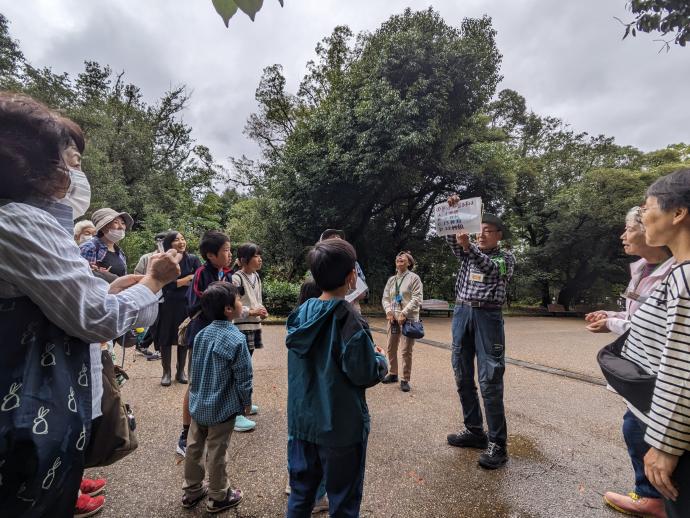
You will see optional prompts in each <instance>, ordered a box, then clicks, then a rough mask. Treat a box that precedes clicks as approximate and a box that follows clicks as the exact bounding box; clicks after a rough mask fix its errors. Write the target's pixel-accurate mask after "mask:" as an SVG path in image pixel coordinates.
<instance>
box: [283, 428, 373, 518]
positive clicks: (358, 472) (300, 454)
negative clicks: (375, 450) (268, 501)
mask: <svg viewBox="0 0 690 518" xmlns="http://www.w3.org/2000/svg"><path fill="white" fill-rule="evenodd" d="M366 453H367V442H366V440H365V441H364V442H361V443H359V444H356V445H354V446H348V447H344V448H330V447H327V446H320V445H318V444H314V443H311V442H307V441H302V440H300V439H294V438H293V439H292V440H291V441H290V442H289V444H288V464H289V466H290V467H289V471H290V487H291V488H292V491H291V492H290V498H288V508H287V513H286V515H285V516H286V518H310V517H311V511H312V509H313V507H314V502H315V500H316V492H317V490H318V487H319V484H320V483H321V481H322V479H323V478H325V479H326V492H327V493H328V502H329V509H328V514H329V516H331V517H332V518H356V517H358V516H359V506H360V504H361V503H362V490H363V488H364V466H365V461H366Z"/></svg>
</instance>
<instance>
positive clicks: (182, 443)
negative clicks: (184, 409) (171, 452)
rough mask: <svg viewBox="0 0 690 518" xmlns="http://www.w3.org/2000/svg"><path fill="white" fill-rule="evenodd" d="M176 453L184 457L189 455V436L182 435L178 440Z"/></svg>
mask: <svg viewBox="0 0 690 518" xmlns="http://www.w3.org/2000/svg"><path fill="white" fill-rule="evenodd" d="M175 453H177V454H178V455H182V456H183V457H184V456H185V455H187V436H186V435H185V434H184V432H183V433H181V434H180V438H179V439H178V440H177V447H176V448H175Z"/></svg>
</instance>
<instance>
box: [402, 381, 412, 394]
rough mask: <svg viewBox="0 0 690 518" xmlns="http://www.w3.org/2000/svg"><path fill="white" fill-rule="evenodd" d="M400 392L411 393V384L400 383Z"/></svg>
mask: <svg viewBox="0 0 690 518" xmlns="http://www.w3.org/2000/svg"><path fill="white" fill-rule="evenodd" d="M400 390H402V391H403V392H409V391H410V382H409V381H405V380H402V381H401V382H400Z"/></svg>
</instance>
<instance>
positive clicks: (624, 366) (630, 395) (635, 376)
mask: <svg viewBox="0 0 690 518" xmlns="http://www.w3.org/2000/svg"><path fill="white" fill-rule="evenodd" d="M629 334H630V330H627V331H626V332H625V333H623V334H622V335H620V336H619V337H618V338H617V339H616V340H615V341H614V342H612V343H610V344H608V345H607V346H606V347H604V348H603V349H602V350H601V351H599V354H597V362H599V367H600V368H601V372H602V373H603V374H604V377H605V378H606V381H607V382H608V384H609V385H611V387H612V388H613V389H614V390H615V391H616V392H618V394H620V395H621V396H622V397H623V398H624V399H625V400H626V401H627V402H628V403H630V404H631V405H632V406H634V407H635V408H636V409H638V410H639V411H641V412H644V413H647V412H648V411H649V409H650V408H652V394H653V393H654V385H655V383H656V376H655V375H654V374H649V373H648V372H647V371H646V370H644V369H643V368H642V367H640V366H639V365H638V364H636V363H635V362H633V361H632V360H628V359H627V358H623V357H622V356H621V351H622V350H623V346H624V345H625V341H626V339H627V338H628V335H629Z"/></svg>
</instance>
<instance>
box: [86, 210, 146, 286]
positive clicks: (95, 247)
mask: <svg viewBox="0 0 690 518" xmlns="http://www.w3.org/2000/svg"><path fill="white" fill-rule="evenodd" d="M91 219H92V220H93V223H94V226H95V228H96V237H95V238H94V239H91V240H90V241H87V242H86V243H84V244H82V245H81V246H80V247H79V249H80V250H81V255H82V257H83V258H84V259H86V260H87V261H88V262H89V264H91V267H92V268H94V269H96V268H98V269H104V270H107V271H108V272H110V273H112V274H114V275H117V276H118V277H122V276H123V275H126V274H127V257H125V254H124V252H123V251H122V249H121V248H120V247H119V246H118V243H119V242H120V241H122V239H124V237H125V233H126V231H127V230H130V229H131V228H132V224H133V223H134V221H133V220H132V216H130V215H129V214H127V213H126V212H117V211H115V210H113V209H110V208H105V209H98V210H97V211H96V212H94V213H93V214H92V216H91Z"/></svg>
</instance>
